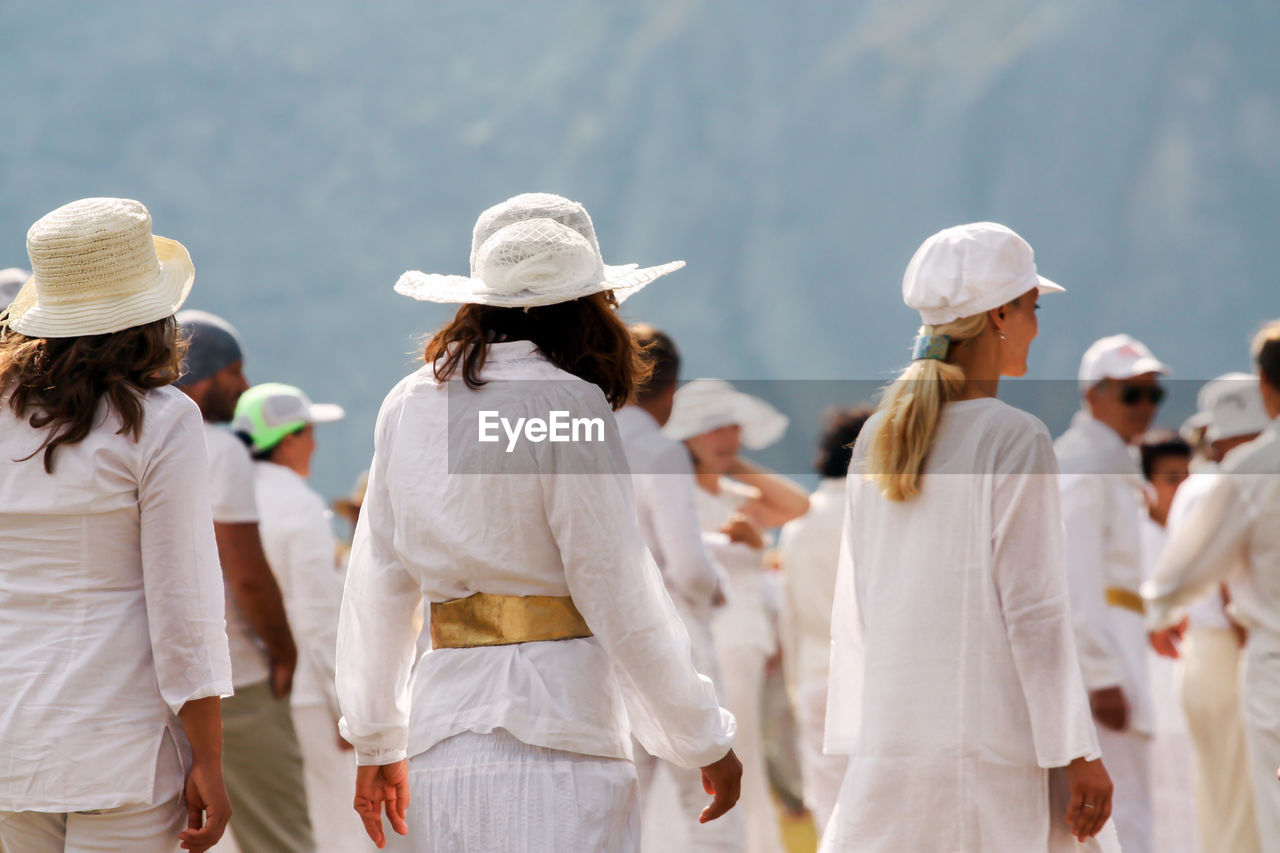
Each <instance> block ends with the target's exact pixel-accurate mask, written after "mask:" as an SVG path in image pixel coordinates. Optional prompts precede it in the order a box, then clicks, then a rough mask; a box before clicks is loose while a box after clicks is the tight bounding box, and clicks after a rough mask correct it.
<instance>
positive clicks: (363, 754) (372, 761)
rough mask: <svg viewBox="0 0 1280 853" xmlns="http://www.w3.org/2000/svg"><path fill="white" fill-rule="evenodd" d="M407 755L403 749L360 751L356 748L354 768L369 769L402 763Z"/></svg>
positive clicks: (406, 751)
mask: <svg viewBox="0 0 1280 853" xmlns="http://www.w3.org/2000/svg"><path fill="white" fill-rule="evenodd" d="M407 755H408V750H405V749H361V748H360V747H356V766H358V767H369V766H371V765H373V766H382V765H384V764H395V763H396V762H397V761H404V760H405V758H406V757H407Z"/></svg>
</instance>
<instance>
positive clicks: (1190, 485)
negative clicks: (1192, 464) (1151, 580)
mask: <svg viewBox="0 0 1280 853" xmlns="http://www.w3.org/2000/svg"><path fill="white" fill-rule="evenodd" d="M1217 478H1218V465H1217V464H1216V463H1214V462H1206V463H1203V464H1202V465H1200V466H1199V467H1198V468H1197V469H1196V470H1195V472H1194V473H1192V474H1191V476H1189V477H1187V479H1186V480H1184V481H1183V483H1182V485H1181V486H1178V491H1177V492H1176V493H1175V494H1174V496H1173V504H1172V505H1171V506H1170V507H1169V518H1168V521H1167V524H1168V531H1169V535H1173V532H1174V531H1175V530H1177V529H1178V528H1179V527H1181V526H1182V523H1183V522H1184V521H1186V520H1187V518H1188V517H1190V515H1191V511H1192V510H1193V509H1195V507H1196V506H1197V505H1198V504H1199V503H1200V501H1201V499H1203V498H1204V496H1205V495H1207V494H1209V491H1210V490H1211V489H1212V488H1213V484H1214V481H1215V480H1217ZM1151 568H1152V571H1154V570H1155V565H1154V563H1153V564H1152V567H1151ZM1236 568H1239V567H1238V566H1237V567H1236ZM1235 570H1236V569H1231V570H1229V571H1228V572H1227V575H1226V576H1227V577H1230V576H1231V574H1232V573H1234V571H1235ZM1187 615H1188V616H1189V617H1190V624H1191V627H1192V628H1218V629H1227V628H1230V627H1231V621H1230V620H1229V619H1227V613H1226V607H1225V605H1224V602H1223V600H1222V591H1221V588H1218V589H1213V590H1210V591H1209V592H1206V593H1205V595H1204V596H1203V597H1202V598H1201V599H1200V600H1198V601H1197V602H1196V603H1195V604H1193V605H1191V607H1190V608H1188V610H1187Z"/></svg>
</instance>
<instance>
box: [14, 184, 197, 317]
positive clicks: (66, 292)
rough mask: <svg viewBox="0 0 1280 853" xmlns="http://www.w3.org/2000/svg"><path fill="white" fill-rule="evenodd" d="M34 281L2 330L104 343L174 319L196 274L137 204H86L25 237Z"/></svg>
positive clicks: (57, 214) (76, 204) (48, 218)
mask: <svg viewBox="0 0 1280 853" xmlns="http://www.w3.org/2000/svg"><path fill="white" fill-rule="evenodd" d="M27 254H28V256H29V257H30V258H31V269H32V271H33V272H32V275H31V278H29V279H28V280H27V282H26V284H24V285H23V287H22V289H21V290H20V291H18V295H17V296H15V297H14V299H13V302H12V303H11V304H10V305H9V309H8V313H7V320H6V323H7V325H8V327H9V328H10V329H12V330H13V331H15V332H18V333H19V334H23V335H26V336H28V337H33V338H72V337H81V336H84V335H105V334H110V333H112V332H119V331H122V330H124V329H129V328H133V327H134V326H142V325H145V324H146V323H151V322H154V321H156V320H162V319H164V318H165V317H169V316H172V315H173V314H174V313H175V312H176V311H177V310H178V308H180V307H181V306H182V303H183V302H184V301H186V298H187V295H188V294H189V293H190V292H191V285H192V283H193V282H194V281H195V267H194V266H193V265H192V263H191V255H190V254H189V253H188V252H187V250H186V248H185V247H183V245H182V244H181V243H179V242H177V241H176V240H169V239H166V238H164V237H157V236H155V235H153V234H152V233H151V214H150V213H149V212H148V211H147V208H146V207H145V206H143V204H142V203H141V202H137V201H133V200H132V199H122V198H86V199H81V200H79V201H73V202H71V203H70V204H66V205H63V206H62V207H59V208H58V209H57V210H54V211H52V212H50V213H47V214H45V215H44V216H42V217H41V218H40V219H39V220H38V221H37V222H36V223H35V224H34V225H32V226H31V229H30V230H29V231H28V232H27Z"/></svg>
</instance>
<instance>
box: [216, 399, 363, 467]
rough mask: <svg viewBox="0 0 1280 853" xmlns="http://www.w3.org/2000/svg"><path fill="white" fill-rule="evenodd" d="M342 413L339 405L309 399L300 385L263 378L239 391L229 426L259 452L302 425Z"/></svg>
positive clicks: (325, 420) (328, 419)
mask: <svg viewBox="0 0 1280 853" xmlns="http://www.w3.org/2000/svg"><path fill="white" fill-rule="evenodd" d="M345 415H346V412H345V411H343V408H342V407H341V406H338V405H335V404H333V403H313V402H311V398H310V397H308V396H307V395H306V394H304V393H302V389H300V388H295V387H294V386H292V385H282V384H281V383H279V382H266V383H264V384H262V385H255V386H253V387H252V388H250V389H249V390H248V391H245V392H244V393H243V394H241V395H240V401H239V402H238V403H236V415H235V419H234V420H232V421H231V429H232V430H234V431H235V432H239V433H244V434H245V435H247V436H249V438H250V440H252V442H253V449H254V451H255V452H261V451H264V450H270V449H271V448H273V447H275V446H276V445H277V444H279V443H280V441H281V440H282V439H283V438H284V437H285V436H286V435H289V434H290V433H292V432H296V431H297V430H299V429H301V428H302V427H304V426H307V425H309V424H326V423H331V422H332V421H338V420H342V418H343V417H344V416H345Z"/></svg>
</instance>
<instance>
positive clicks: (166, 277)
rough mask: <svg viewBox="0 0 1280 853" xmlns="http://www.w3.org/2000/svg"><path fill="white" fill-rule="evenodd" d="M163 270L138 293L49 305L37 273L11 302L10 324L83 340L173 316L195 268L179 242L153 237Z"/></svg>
mask: <svg viewBox="0 0 1280 853" xmlns="http://www.w3.org/2000/svg"><path fill="white" fill-rule="evenodd" d="M151 239H152V241H153V242H154V244H155V248H156V257H157V259H158V260H159V261H160V272H159V273H158V274H157V275H156V277H155V279H154V280H153V281H152V282H151V284H150V286H148V287H146V288H145V289H143V290H141V291H138V292H136V293H130V294H123V295H122V294H119V293H112V292H111V291H110V290H109V289H106V288H104V289H103V292H102V293H101V295H98V296H96V297H94V298H92V299H84V300H81V301H78V302H76V303H74V304H63V305H47V304H44V303H42V302H40V300H39V294H38V292H37V290H36V287H37V284H38V282H37V281H36V276H34V275H33V276H31V278H29V279H27V283H26V284H25V285H23V286H22V290H20V291H18V295H17V296H15V297H14V299H13V302H12V303H11V304H10V306H9V328H10V329H12V330H13V331H15V332H18V333H19V334H22V335H26V336H28V337H32V338H78V337H81V336H84V335H106V334H110V333H112V332H119V331H123V330H124V329H132V328H133V327H134V326H142V325H145V324H146V323H151V322H154V321H156V320H162V319H164V318H165V317H170V316H172V315H173V314H175V313H176V312H177V310H178V309H179V308H181V307H182V303H183V302H185V301H186V300H187V296H188V295H189V294H190V293H191V285H192V284H193V283H194V282H195V277H196V271H195V266H194V265H193V264H192V263H191V255H190V253H188V252H187V249H186V247H185V246H183V245H182V244H181V243H179V242H178V241H177V240H170V239H168V238H166V237H156V236H152V238H151Z"/></svg>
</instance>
